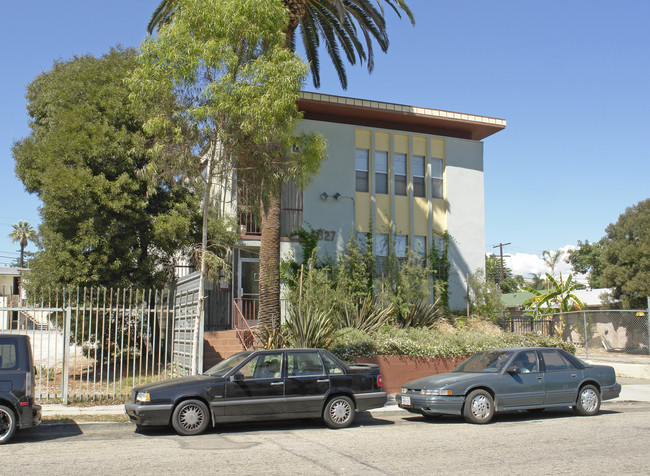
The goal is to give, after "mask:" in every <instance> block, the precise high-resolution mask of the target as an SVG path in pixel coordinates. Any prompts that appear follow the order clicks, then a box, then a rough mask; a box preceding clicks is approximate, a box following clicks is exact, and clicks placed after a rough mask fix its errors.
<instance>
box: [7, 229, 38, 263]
mask: <svg viewBox="0 0 650 476" xmlns="http://www.w3.org/2000/svg"><path fill="white" fill-rule="evenodd" d="M13 227H14V231H12V232H11V233H9V238H11V240H12V241H13V242H14V243H16V242H18V243H20V267H21V268H22V267H24V266H25V248H27V245H28V244H29V242H30V241H34V240H35V239H36V231H35V230H34V229H33V228H32V225H30V224H29V223H27V222H26V221H19V222H18V223H17V224H14V225H13Z"/></svg>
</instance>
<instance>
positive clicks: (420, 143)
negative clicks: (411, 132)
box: [413, 137, 427, 157]
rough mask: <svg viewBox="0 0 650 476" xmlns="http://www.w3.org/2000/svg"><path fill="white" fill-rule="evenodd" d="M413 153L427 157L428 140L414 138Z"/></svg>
mask: <svg viewBox="0 0 650 476" xmlns="http://www.w3.org/2000/svg"><path fill="white" fill-rule="evenodd" d="M413 153H414V154H415V155H423V156H425V157H426V156H427V140H426V138H424V137H413Z"/></svg>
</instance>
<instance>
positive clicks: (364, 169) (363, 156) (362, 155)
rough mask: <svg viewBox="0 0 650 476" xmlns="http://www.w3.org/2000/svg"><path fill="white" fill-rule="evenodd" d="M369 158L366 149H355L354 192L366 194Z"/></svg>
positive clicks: (368, 152)
mask: <svg viewBox="0 0 650 476" xmlns="http://www.w3.org/2000/svg"><path fill="white" fill-rule="evenodd" d="M369 157H370V151H369V150H368V149H357V151H356V191H357V192H368V191H369V190H370V187H369V186H368V174H369V170H370V169H369V168H368V165H369V164H368V163H369Z"/></svg>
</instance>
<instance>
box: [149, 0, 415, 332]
mask: <svg viewBox="0 0 650 476" xmlns="http://www.w3.org/2000/svg"><path fill="white" fill-rule="evenodd" d="M278 1H281V3H282V5H283V6H284V8H285V9H286V10H287V11H288V13H289V21H288V23H287V24H286V25H285V27H284V29H283V33H284V36H285V38H284V46H285V47H286V48H287V49H290V50H292V51H295V49H296V42H295V38H296V34H297V32H298V31H299V32H300V36H301V38H302V43H303V47H304V49H305V52H306V55H307V60H308V62H309V65H310V68H311V73H312V80H313V82H314V85H315V86H316V87H320V60H319V54H318V50H319V47H320V45H321V40H322V41H323V43H324V47H325V49H326V51H327V52H328V54H329V56H330V58H331V59H332V63H333V64H334V67H335V69H336V71H337V73H338V76H339V79H340V81H341V85H342V86H343V87H344V88H346V87H347V76H346V73H345V67H344V62H343V60H342V57H341V50H343V53H344V55H345V58H346V59H347V61H348V62H349V63H350V64H356V62H357V60H358V61H359V62H360V63H363V62H364V61H366V62H367V65H368V70H369V71H372V69H373V66H374V53H373V40H374V41H376V42H377V44H378V45H379V47H380V48H381V50H382V51H384V52H385V51H387V49H388V44H389V42H388V35H387V31H386V22H385V18H384V6H387V7H389V8H391V9H392V10H393V11H394V12H395V13H397V15H398V16H401V12H404V13H405V14H406V15H407V16H408V18H409V19H410V21H411V23H414V19H413V14H412V13H411V11H410V9H409V7H408V6H407V5H406V2H405V1H404V0H375V2H372V1H370V0H278ZM215 2H216V0H215ZM182 3H183V0H161V2H160V4H159V5H158V8H156V10H155V11H154V12H153V14H152V16H151V19H150V21H149V24H148V26H147V28H148V30H149V33H153V31H154V30H156V29H157V28H161V27H162V26H163V25H165V24H167V23H169V22H170V21H171V19H172V18H173V16H174V15H175V14H176V12H177V10H178V6H179V5H182ZM216 3H218V2H216ZM375 5H376V6H375ZM214 34H215V35H216V34H218V31H217V30H216V29H214ZM361 36H362V37H363V40H365V45H366V46H365V47H364V45H363V43H362V41H361V40H360V37H361ZM280 175H283V174H282V173H281V174H280ZM262 192H263V194H264V197H265V200H263V201H262V206H261V207H260V209H259V214H260V217H261V220H260V222H261V223H260V227H261V230H262V237H261V244H260V308H259V317H260V320H261V321H262V322H263V323H266V324H270V325H279V323H280V319H279V316H280V279H279V266H280V197H279V192H278V191H277V190H275V189H274V188H272V187H269V188H267V189H265V190H262Z"/></svg>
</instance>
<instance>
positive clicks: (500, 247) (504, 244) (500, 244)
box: [492, 243, 512, 288]
mask: <svg viewBox="0 0 650 476" xmlns="http://www.w3.org/2000/svg"><path fill="white" fill-rule="evenodd" d="M510 244H512V243H499V244H498V245H495V246H493V247H492V248H499V258H500V259H501V279H500V280H499V284H500V285H501V287H502V288H503V281H504V280H505V279H506V277H505V273H504V271H503V247H504V246H508V245H510Z"/></svg>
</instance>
